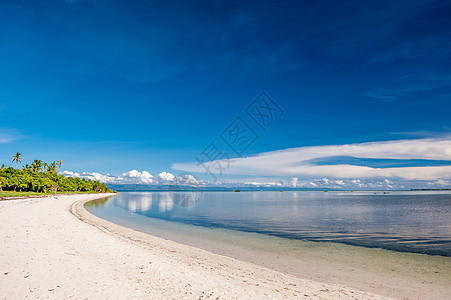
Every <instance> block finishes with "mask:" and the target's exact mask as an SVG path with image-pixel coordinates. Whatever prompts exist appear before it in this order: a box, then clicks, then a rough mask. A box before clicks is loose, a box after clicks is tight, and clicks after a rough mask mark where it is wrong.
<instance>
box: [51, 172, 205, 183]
mask: <svg viewBox="0 0 451 300" xmlns="http://www.w3.org/2000/svg"><path fill="white" fill-rule="evenodd" d="M60 174H62V175H64V176H66V177H80V178H86V179H91V180H97V181H100V182H104V183H110V184H149V185H151V184H170V185H171V184H175V185H195V186H199V185H203V184H204V181H202V180H198V179H197V178H196V177H194V176H193V175H191V174H181V175H179V176H174V175H173V174H171V173H169V172H161V173H160V174H158V176H157V177H154V176H153V175H152V174H150V173H149V172H147V171H142V172H140V171H138V170H131V171H128V172H125V173H123V174H121V175H119V176H115V175H111V174H100V173H96V172H81V173H76V172H72V171H67V170H66V171H63V172H60Z"/></svg>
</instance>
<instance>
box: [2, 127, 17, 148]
mask: <svg viewBox="0 0 451 300" xmlns="http://www.w3.org/2000/svg"><path fill="white" fill-rule="evenodd" d="M21 137H22V134H21V133H20V132H19V131H18V130H17V129H13V128H4V127H3V128H2V127H0V144H8V143H12V142H14V141H16V140H18V139H20V138H21Z"/></svg>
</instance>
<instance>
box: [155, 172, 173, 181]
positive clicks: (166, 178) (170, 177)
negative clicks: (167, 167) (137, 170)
mask: <svg viewBox="0 0 451 300" xmlns="http://www.w3.org/2000/svg"><path fill="white" fill-rule="evenodd" d="M158 177H159V178H160V179H161V180H163V181H172V180H173V179H174V177H175V176H174V175H173V174H171V173H167V172H161V173H160V174H158Z"/></svg>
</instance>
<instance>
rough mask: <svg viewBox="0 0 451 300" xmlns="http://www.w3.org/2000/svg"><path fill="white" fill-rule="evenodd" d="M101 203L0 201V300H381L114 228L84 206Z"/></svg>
mask: <svg viewBox="0 0 451 300" xmlns="http://www.w3.org/2000/svg"><path fill="white" fill-rule="evenodd" d="M100 197H101V196H99V195H72V196H58V197H56V198H39V199H25V200H10V201H0V226H1V227H0V272H1V273H0V296H1V297H2V298H3V299H25V298H53V299H67V298H69V299H70V298H74V299H142V298H148V299H217V298H219V299H267V298H272V299H281V298H290V299H293V298H308V299H384V298H383V297H381V296H377V295H373V294H369V293H365V292H360V291H357V290H353V289H350V288H346V287H341V286H339V285H332V284H324V283H320V282H315V281H311V280H305V279H299V278H296V277H294V276H290V275H286V274H283V273H280V272H276V271H272V270H269V269H266V268H264V267H260V266H257V265H253V264H251V263H247V262H242V261H239V260H236V259H233V258H229V257H225V256H221V255H217V254H212V253H210V252H207V251H205V250H201V249H198V248H194V247H190V246H186V245H182V244H178V243H175V242H172V241H168V240H163V239H160V238H157V237H153V236H150V235H146V234H143V233H140V232H137V231H134V230H131V229H127V228H124V227H121V226H118V225H115V224H112V223H110V222H107V221H105V220H102V219H99V218H97V217H95V216H93V215H91V214H89V213H88V212H87V211H86V210H84V208H83V202H84V201H86V200H88V199H95V198H100ZM71 211H72V212H73V214H72V213H71ZM81 220H83V221H84V222H83V221H81Z"/></svg>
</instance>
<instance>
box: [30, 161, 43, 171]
mask: <svg viewBox="0 0 451 300" xmlns="http://www.w3.org/2000/svg"><path fill="white" fill-rule="evenodd" d="M32 165H33V171H35V172H39V171H41V170H42V161H41V160H39V159H35V160H34V161H33V164H32Z"/></svg>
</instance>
